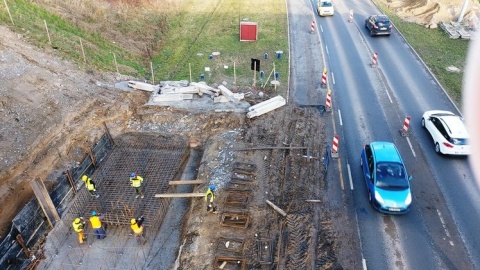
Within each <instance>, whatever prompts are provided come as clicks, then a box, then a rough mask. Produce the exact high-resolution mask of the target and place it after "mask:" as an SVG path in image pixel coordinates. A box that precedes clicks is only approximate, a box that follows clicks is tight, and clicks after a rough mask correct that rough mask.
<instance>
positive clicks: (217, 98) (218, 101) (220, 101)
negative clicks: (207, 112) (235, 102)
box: [213, 96, 230, 103]
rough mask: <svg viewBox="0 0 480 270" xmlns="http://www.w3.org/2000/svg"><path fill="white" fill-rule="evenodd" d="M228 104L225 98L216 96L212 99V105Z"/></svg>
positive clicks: (227, 99) (228, 100)
mask: <svg viewBox="0 0 480 270" xmlns="http://www.w3.org/2000/svg"><path fill="white" fill-rule="evenodd" d="M226 102H230V99H229V98H227V97H226V96H218V97H214V98H213V103H226Z"/></svg>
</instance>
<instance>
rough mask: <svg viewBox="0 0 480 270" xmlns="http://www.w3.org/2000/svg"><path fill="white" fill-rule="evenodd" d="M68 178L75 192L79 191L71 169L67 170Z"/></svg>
mask: <svg viewBox="0 0 480 270" xmlns="http://www.w3.org/2000/svg"><path fill="white" fill-rule="evenodd" d="M67 180H68V182H69V183H70V186H71V187H72V189H73V194H76V193H77V186H76V185H75V181H73V177H72V173H71V172H70V170H67Z"/></svg>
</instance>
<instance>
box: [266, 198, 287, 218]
mask: <svg viewBox="0 0 480 270" xmlns="http://www.w3.org/2000/svg"><path fill="white" fill-rule="evenodd" d="M265 201H266V202H267V204H268V205H270V206H271V207H272V208H273V209H275V211H277V212H278V213H280V215H282V216H286V215H287V213H285V211H283V210H282V209H280V208H279V207H278V206H276V205H275V204H273V203H272V202H271V201H269V200H265Z"/></svg>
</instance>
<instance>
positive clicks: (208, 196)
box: [205, 185, 217, 213]
mask: <svg viewBox="0 0 480 270" xmlns="http://www.w3.org/2000/svg"><path fill="white" fill-rule="evenodd" d="M215 190H216V188H215V186H214V185H210V186H209V187H208V189H207V192H206V193H205V201H206V202H207V212H213V213H217V207H216V206H215V205H214V204H213V201H214V199H215Z"/></svg>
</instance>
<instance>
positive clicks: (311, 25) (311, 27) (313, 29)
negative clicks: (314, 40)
mask: <svg viewBox="0 0 480 270" xmlns="http://www.w3.org/2000/svg"><path fill="white" fill-rule="evenodd" d="M314 31H315V21H312V24H310V33H313V32H314Z"/></svg>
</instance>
